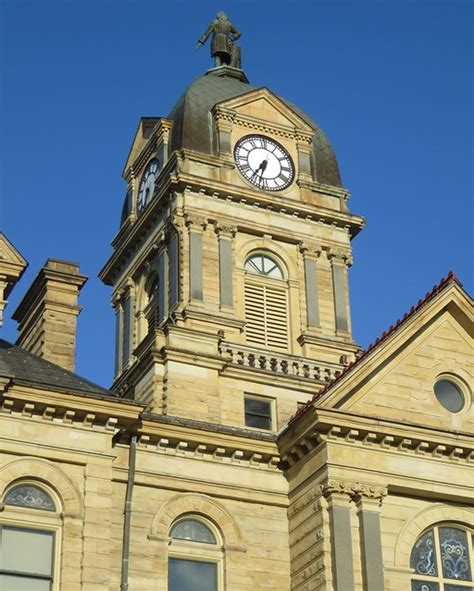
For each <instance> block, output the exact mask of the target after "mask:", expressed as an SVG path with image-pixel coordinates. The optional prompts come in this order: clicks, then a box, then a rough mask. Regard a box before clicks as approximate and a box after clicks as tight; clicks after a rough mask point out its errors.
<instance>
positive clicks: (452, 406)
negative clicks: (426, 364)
mask: <svg viewBox="0 0 474 591" xmlns="http://www.w3.org/2000/svg"><path fill="white" fill-rule="evenodd" d="M433 390H434V393H435V396H436V400H437V401H438V402H439V403H440V404H441V406H443V407H444V408H445V409H446V410H449V412H459V411H460V410H462V409H463V407H464V404H465V396H464V393H463V391H462V390H461V388H460V387H459V386H458V385H457V384H456V383H455V382H454V381H452V380H449V379H447V378H444V377H442V378H441V379H439V380H438V381H437V382H436V383H435V385H434V388H433Z"/></svg>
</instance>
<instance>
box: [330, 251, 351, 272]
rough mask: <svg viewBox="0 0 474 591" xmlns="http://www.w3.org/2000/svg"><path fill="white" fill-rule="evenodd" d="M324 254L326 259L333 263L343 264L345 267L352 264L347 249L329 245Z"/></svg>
mask: <svg viewBox="0 0 474 591" xmlns="http://www.w3.org/2000/svg"><path fill="white" fill-rule="evenodd" d="M326 254H327V257H328V260H329V261H331V263H333V264H339V265H344V266H345V267H350V266H351V265H352V256H351V253H350V252H349V251H346V250H343V249H341V248H333V247H330V248H328V249H327V252H326Z"/></svg>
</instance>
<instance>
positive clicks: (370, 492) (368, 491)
mask: <svg viewBox="0 0 474 591" xmlns="http://www.w3.org/2000/svg"><path fill="white" fill-rule="evenodd" d="M319 490H320V492H321V494H322V495H323V496H324V497H325V498H326V499H328V498H329V497H331V495H333V494H336V495H347V496H349V497H350V498H351V500H353V501H354V502H356V503H358V502H359V501H360V500H361V499H367V500H371V501H375V502H377V503H378V504H382V501H383V499H384V498H385V497H386V496H387V494H388V489H387V487H385V486H377V485H373V484H364V483H361V482H350V481H344V480H333V479H329V480H326V482H324V483H323V484H321V485H320V487H319Z"/></svg>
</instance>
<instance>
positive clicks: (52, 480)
mask: <svg viewBox="0 0 474 591" xmlns="http://www.w3.org/2000/svg"><path fill="white" fill-rule="evenodd" d="M22 479H25V480H26V479H28V480H39V481H41V482H44V483H45V484H46V485H48V486H50V487H51V488H52V489H53V490H54V491H55V492H56V494H57V495H58V496H59V499H60V502H61V505H62V509H63V512H64V513H65V515H67V516H74V517H79V516H81V515H82V503H81V497H80V494H79V492H78V491H77V489H76V487H75V485H74V483H73V482H72V480H71V479H70V478H69V476H67V475H66V474H65V473H64V472H63V471H62V470H61V469H60V468H58V467H57V466H56V465H55V464H53V463H52V462H49V461H47V460H42V459H37V458H31V457H29V458H21V459H18V460H13V461H11V462H9V463H7V464H5V465H4V466H2V467H1V468H0V493H1V494H0V498H3V495H4V494H5V490H6V488H7V487H8V486H10V484H12V483H13V482H17V481H19V480H22Z"/></svg>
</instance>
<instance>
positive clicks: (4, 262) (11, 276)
mask: <svg viewBox="0 0 474 591" xmlns="http://www.w3.org/2000/svg"><path fill="white" fill-rule="evenodd" d="M27 266H28V263H27V262H26V261H25V259H24V258H23V257H22V256H21V254H20V253H19V252H18V251H17V250H16V248H15V247H14V246H13V244H12V243H11V242H10V241H9V240H8V239H7V237H6V236H5V234H2V232H0V326H2V325H3V311H4V310H5V306H6V305H7V303H8V300H7V298H8V296H9V295H10V292H11V290H12V289H13V287H14V286H15V283H16V282H17V281H18V279H20V277H21V276H22V275H23V271H24V270H25V269H26V267H27Z"/></svg>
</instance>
